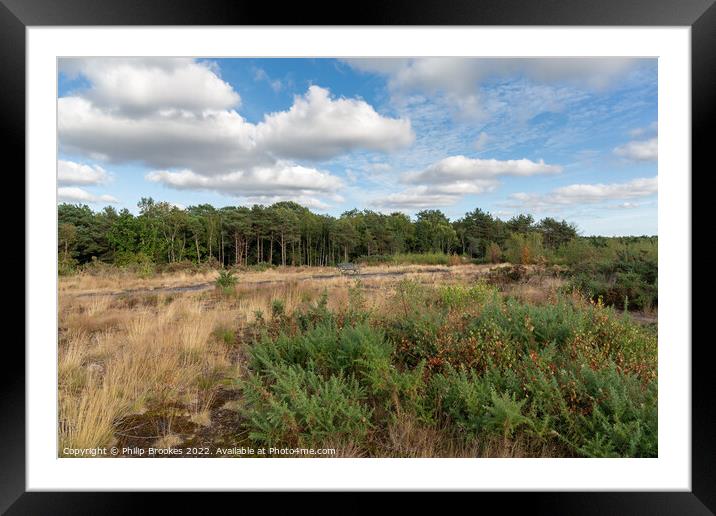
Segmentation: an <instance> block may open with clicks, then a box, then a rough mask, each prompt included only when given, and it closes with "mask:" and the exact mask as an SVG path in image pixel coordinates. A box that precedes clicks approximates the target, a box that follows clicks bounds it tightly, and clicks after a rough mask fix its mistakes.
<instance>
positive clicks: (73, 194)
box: [57, 186, 119, 204]
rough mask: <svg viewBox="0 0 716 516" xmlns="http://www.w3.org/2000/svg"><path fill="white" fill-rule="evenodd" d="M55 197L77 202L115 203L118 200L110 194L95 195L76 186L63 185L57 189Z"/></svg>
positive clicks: (63, 200)
mask: <svg viewBox="0 0 716 516" xmlns="http://www.w3.org/2000/svg"><path fill="white" fill-rule="evenodd" d="M57 197H58V199H59V200H60V201H61V202H77V203H86V202H87V203H92V204H94V203H99V202H104V203H117V202H119V201H118V200H117V199H116V198H115V197H113V196H111V195H107V194H104V195H95V194H93V193H90V192H88V191H87V190H85V189H83V188H79V187H76V186H63V187H60V188H58V189H57Z"/></svg>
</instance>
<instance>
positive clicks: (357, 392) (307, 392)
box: [243, 365, 371, 446]
mask: <svg viewBox="0 0 716 516" xmlns="http://www.w3.org/2000/svg"><path fill="white" fill-rule="evenodd" d="M243 392H244V393H245V395H246V399H247V402H248V406H249V413H248V419H249V421H250V423H249V438H250V439H252V440H253V441H255V442H256V443H259V444H262V445H270V446H277V445H280V446H319V445H321V444H322V443H324V442H348V441H351V442H357V443H360V442H361V441H362V440H363V439H364V438H365V436H366V434H367V432H368V430H369V429H370V426H371V424H370V417H371V411H370V409H369V408H368V407H367V406H365V405H364V404H362V403H361V400H362V399H363V398H364V397H365V393H364V392H363V390H362V389H361V388H360V386H359V385H358V382H357V381H356V380H355V379H352V378H345V377H343V376H330V377H328V378H327V379H324V378H323V377H322V376H320V375H318V374H317V373H315V372H314V371H312V370H310V369H304V368H302V367H300V366H296V365H275V366H272V367H271V368H270V369H269V370H267V371H266V372H265V376H263V377H262V376H260V375H257V374H250V375H249V377H248V379H247V380H246V381H245V382H244V383H243Z"/></svg>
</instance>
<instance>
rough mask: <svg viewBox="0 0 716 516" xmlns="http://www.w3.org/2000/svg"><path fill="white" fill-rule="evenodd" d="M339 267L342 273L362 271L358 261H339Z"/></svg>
mask: <svg viewBox="0 0 716 516" xmlns="http://www.w3.org/2000/svg"><path fill="white" fill-rule="evenodd" d="M337 267H338V270H339V271H341V274H358V273H359V272H360V267H359V266H358V264H357V263H348V262H344V263H339V264H338V265H337Z"/></svg>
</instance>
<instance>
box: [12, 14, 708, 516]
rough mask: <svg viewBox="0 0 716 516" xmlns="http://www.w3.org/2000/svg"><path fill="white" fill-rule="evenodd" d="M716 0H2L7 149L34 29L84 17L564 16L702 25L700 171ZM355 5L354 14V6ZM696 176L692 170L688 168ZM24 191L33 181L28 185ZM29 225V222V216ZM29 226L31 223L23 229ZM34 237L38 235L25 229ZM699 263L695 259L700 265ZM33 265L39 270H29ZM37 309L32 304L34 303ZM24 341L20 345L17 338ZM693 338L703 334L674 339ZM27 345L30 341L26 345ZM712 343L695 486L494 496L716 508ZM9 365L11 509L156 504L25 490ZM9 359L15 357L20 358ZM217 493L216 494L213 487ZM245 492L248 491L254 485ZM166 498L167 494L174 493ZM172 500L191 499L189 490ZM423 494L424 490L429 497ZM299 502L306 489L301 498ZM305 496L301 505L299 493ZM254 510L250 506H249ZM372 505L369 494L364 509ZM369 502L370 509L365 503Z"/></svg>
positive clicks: (504, 21) (124, 508) (703, 384)
mask: <svg viewBox="0 0 716 516" xmlns="http://www.w3.org/2000/svg"><path fill="white" fill-rule="evenodd" d="M714 2H715V0H599V1H596V0H591V1H590V0H478V1H471V0H458V1H456V0H453V1H450V2H447V1H445V0H443V1H439V0H413V1H408V0H399V1H395V0H394V1H391V2H383V3H380V2H375V1H371V2H365V1H364V2H361V5H360V8H355V9H351V8H346V9H342V8H339V6H336V4H335V3H331V4H329V3H326V5H324V4H322V3H321V2H312V3H310V5H309V4H307V3H282V4H280V7H279V4H269V3H261V2H247V1H241V0H234V1H212V2H206V1H205V2H199V1H193V2H192V1H190V0H173V1H172V0H153V1H149V0H123V1H122V2H113V1H111V0H61V1H60V0H0V64H1V65H2V66H0V70H1V72H0V73H1V74H2V76H3V77H2V81H1V82H0V84H2V94H0V107H1V108H0V113H1V115H0V126H2V136H3V138H2V141H3V143H4V147H5V150H6V158H7V157H8V156H10V155H13V156H14V157H15V158H16V160H14V162H15V163H16V167H18V169H20V168H19V167H22V170H24V166H25V151H24V149H25V145H24V139H25V101H26V99H25V50H26V48H25V47H26V45H25V29H26V27H28V26H63V25H72V26H82V25H101V26H104V25H107V26H111V25H157V26H162V25H165V26H166V25H205V26H206V25H295V24H299V25H300V24H306V25H316V24H323V25H452V26H457V25H462V26H464V25H511V26H516V25H531V26H540V25H545V26H549V25H562V26H587V25H595V26H605V25H608V26H619V25H626V26H676V25H678V26H690V27H691V36H692V67H691V70H692V168H693V169H695V168H697V167H699V168H701V169H703V170H702V172H704V173H706V172H707V171H706V160H707V156H708V152H709V150H710V148H711V147H713V144H712V142H711V137H710V134H709V131H708V129H709V128H710V126H713V125H714V124H713V120H714V119H715V117H714V115H715V114H716V112H715V109H714V107H715V106H716V74H715V73H714V71H715V70H716V5H714ZM348 13H350V14H348ZM681 173H684V174H688V173H690V171H681ZM19 189H22V190H23V191H24V181H22V182H21V183H20V184H19V185H18V190H16V191H19ZM18 226H19V225H18ZM18 230H19V228H18ZM24 238H26V239H27V238H31V235H27V234H26V235H25V236H24ZM689 265H690V264H689ZM25 272H26V277H27V274H31V271H27V270H26V271H25ZM29 309H31V307H27V308H26V310H29ZM13 344H15V342H13ZM672 344H681V345H691V343H672ZM15 347H16V348H17V347H18V346H15ZM709 347H710V342H709V340H705V341H701V342H699V343H696V345H694V346H692V458H691V465H692V491H691V492H688V493H686V492H651V493H635V492H610V493H597V492H584V493H574V492H573V493H521V494H517V493H503V494H487V493H486V494H483V495H481V496H484V497H485V498H494V499H496V501H498V502H500V503H504V502H506V501H507V500H506V499H509V504H510V507H514V503H515V502H517V503H518V504H525V505H526V506H528V507H529V510H530V512H532V513H550V514H605V513H612V514H713V513H714V511H716V489H715V487H716V473H714V467H713V466H714V457H716V449H715V448H714V441H715V439H714V434H715V433H716V432H714V428H716V426H715V423H716V418H715V417H714V416H715V414H716V410H715V409H714V403H713V401H712V393H713V392H716V389H715V388H714V375H713V374H712V372H711V371H710V369H711V365H710V362H709V360H708V353H709V351H708V350H709ZM16 351H17V352H18V355H19V356H17V357H16V358H14V359H7V358H6V360H7V361H9V360H12V361H11V362H9V363H11V364H12V367H6V368H5V370H4V374H3V389H2V392H1V393H0V400H1V401H0V403H1V406H0V414H2V424H1V425H0V435H1V437H0V464H1V467H0V512H6V511H7V514H50V513H51V514H75V513H88V514H90V513H91V514H106V513H125V512H135V511H141V510H142V509H147V508H148V506H147V505H146V501H145V500H142V498H143V497H137V496H136V495H133V494H132V495H128V494H122V493H38V492H31V493H28V492H26V489H25V473H26V467H25V368H24V367H21V364H24V363H25V357H24V354H23V353H22V351H20V350H19V349H17V350H16ZM7 361H6V362H5V363H6V364H7V363H8V362H7ZM212 496H216V494H214V495H212ZM241 496H242V497H245V496H246V494H242V495H241ZM163 498H164V500H163V502H162V503H166V502H168V501H169V500H166V498H167V497H166V496H165V497H163ZM171 499H172V500H174V501H175V502H176V501H179V503H181V504H183V505H184V508H185V509H187V508H189V505H187V503H188V502H189V501H188V500H187V499H186V498H185V497H183V496H178V495H177V494H172V495H171ZM418 499H419V497H418ZM292 501H293V503H296V498H295V497H294V498H292ZM298 503H300V502H298ZM245 507H246V506H245ZM352 508H353V509H354V510H357V509H360V508H361V502H358V503H357V504H355V505H354V506H352ZM363 508H367V507H363Z"/></svg>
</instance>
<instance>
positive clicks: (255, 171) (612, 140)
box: [57, 58, 657, 235]
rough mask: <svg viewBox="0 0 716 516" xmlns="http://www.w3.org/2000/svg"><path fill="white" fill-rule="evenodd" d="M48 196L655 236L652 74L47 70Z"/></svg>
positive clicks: (430, 69) (565, 64)
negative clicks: (554, 223)
mask: <svg viewBox="0 0 716 516" xmlns="http://www.w3.org/2000/svg"><path fill="white" fill-rule="evenodd" d="M58 85H59V87H58V97H59V98H58V137H59V149H60V151H59V157H58V158H59V159H58V170H57V174H58V176H57V180H58V198H59V201H60V202H72V203H86V204H89V205H90V206H92V207H93V208H94V209H101V208H102V207H103V206H106V205H110V204H111V205H113V206H115V207H117V208H125V207H126V208H128V209H129V210H130V211H133V212H135V213H136V211H137V208H136V204H137V202H138V201H139V199H140V198H141V197H149V196H151V197H153V198H154V199H155V200H161V201H169V202H172V203H175V204H176V205H178V206H189V205H193V204H201V203H210V204H213V205H214V206H217V207H220V206H228V205H252V204H256V203H258V204H270V203H273V202H276V201H280V200H294V201H296V202H298V203H300V204H303V205H304V206H307V207H309V208H311V209H312V210H314V211H317V212H324V213H330V214H333V215H340V214H341V213H342V212H343V211H346V210H348V209H352V208H354V207H355V208H359V209H363V208H369V209H374V210H378V211H384V212H391V211H403V212H405V213H408V214H411V215H412V214H414V213H416V212H417V211H419V210H421V209H425V208H438V209H441V210H443V211H444V212H445V213H446V214H447V215H448V216H449V217H450V218H458V217H460V216H461V215H463V214H464V213H465V212H466V211H469V210H472V209H474V208H475V207H480V208H482V209H483V210H487V211H489V212H491V213H493V214H494V215H496V216H499V217H500V218H503V219H506V218H509V217H511V216H512V215H515V214H518V213H532V214H533V215H534V216H535V218H537V219H539V218H543V217H546V216H552V217H556V218H559V219H563V218H564V219H567V220H569V221H573V222H576V223H577V225H578V226H579V227H580V229H581V231H582V233H583V234H585V235H590V234H602V235H626V234H656V233H657V203H656V199H657V195H656V194H657V181H656V176H657V130H656V128H657V63H656V60H655V59H622V58H620V59H613V58H598V59H465V58H416V59H350V60H337V59H185V58H91V59H87V58H84V59H63V60H61V61H60V63H59V77H58Z"/></svg>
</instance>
